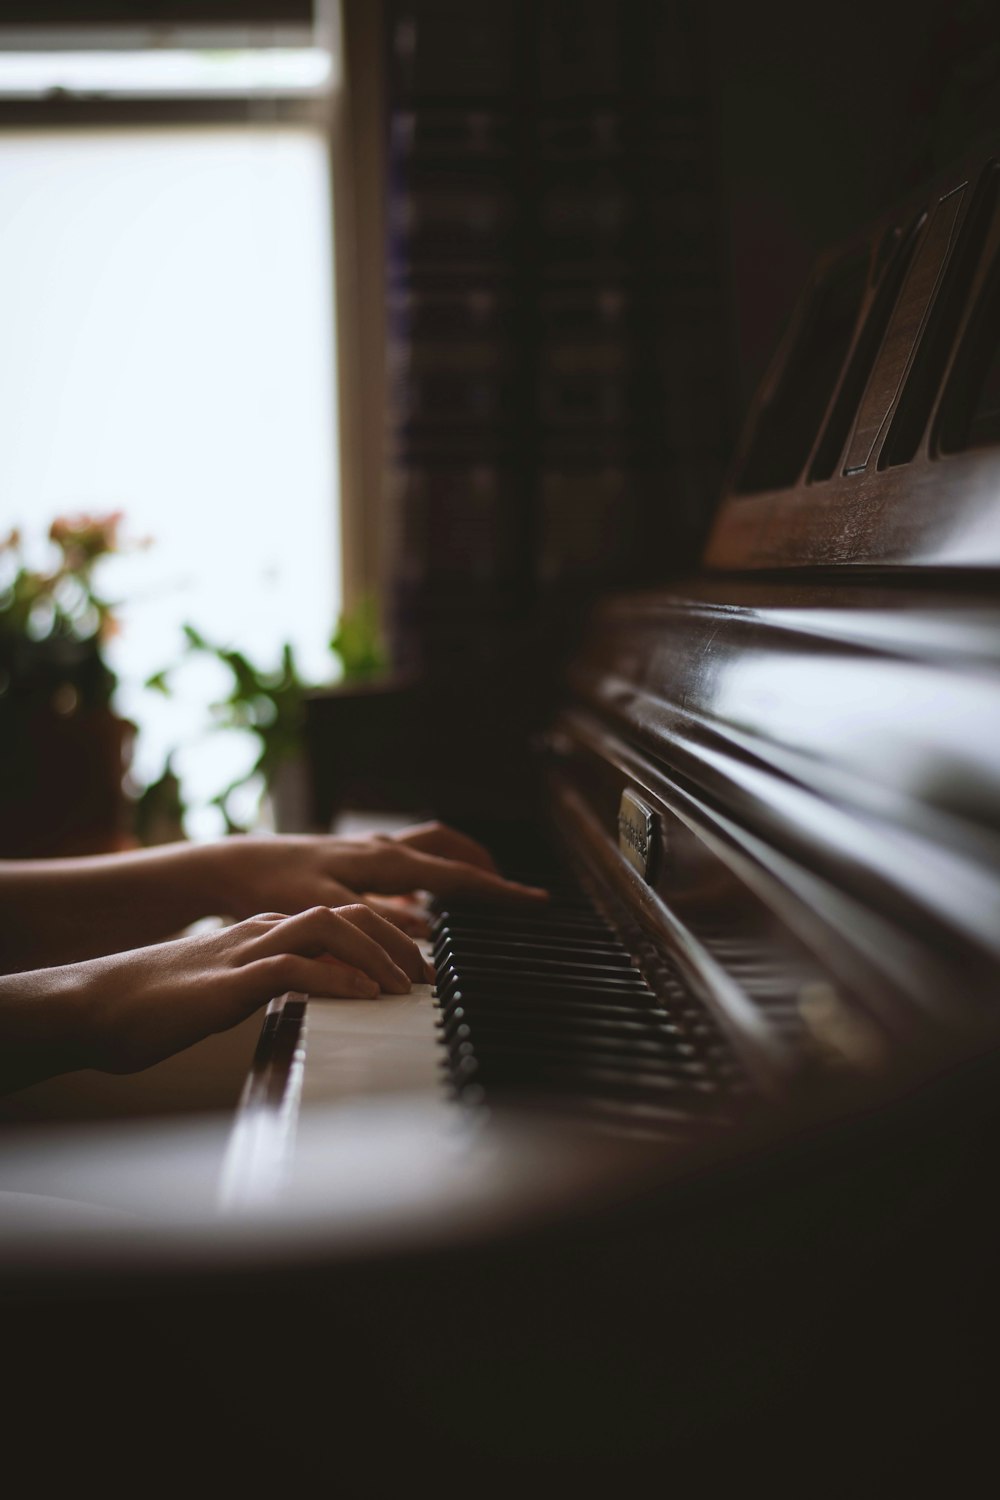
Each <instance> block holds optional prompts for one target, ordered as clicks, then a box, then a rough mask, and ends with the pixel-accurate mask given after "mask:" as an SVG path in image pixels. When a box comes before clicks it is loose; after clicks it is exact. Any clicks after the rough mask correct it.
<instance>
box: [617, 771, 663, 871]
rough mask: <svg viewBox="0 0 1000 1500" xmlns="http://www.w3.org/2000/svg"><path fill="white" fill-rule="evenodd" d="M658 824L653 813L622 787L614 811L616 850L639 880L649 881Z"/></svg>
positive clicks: (647, 806) (645, 804) (638, 798)
mask: <svg viewBox="0 0 1000 1500" xmlns="http://www.w3.org/2000/svg"><path fill="white" fill-rule="evenodd" d="M658 821H659V820H658V818H657V815H656V813H655V812H654V811H653V809H652V808H651V807H650V806H649V805H648V804H647V803H645V802H643V800H642V798H641V797H637V796H636V794H635V792H632V791H630V790H629V789H628V787H626V788H625V790H624V791H623V792H622V800H621V804H620V806H619V808H618V847H619V849H620V850H621V852H622V853H623V854H624V856H625V858H626V859H627V860H628V862H629V864H630V865H632V866H633V868H634V869H636V870H638V872H639V874H640V875H641V876H642V878H643V880H652V878H653V859H654V854H655V849H656V829H657V824H658Z"/></svg>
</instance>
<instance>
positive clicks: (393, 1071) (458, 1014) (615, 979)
mask: <svg viewBox="0 0 1000 1500" xmlns="http://www.w3.org/2000/svg"><path fill="white" fill-rule="evenodd" d="M532 852H533V853H534V855H535V856H536V862H535V863H534V864H533V866H532V868H530V869H529V868H525V867H524V865H523V864H521V866H520V868H518V867H517V865H516V864H515V862H513V861H511V860H509V859H507V860H504V862H503V867H504V868H505V869H506V870H508V872H509V873H511V874H512V875H513V876H514V878H516V879H520V880H524V881H526V882H528V883H532V884H539V885H544V886H546V887H547V888H548V889H549V890H550V891H551V892H552V900H551V901H550V902H549V904H548V905H546V906H545V907H544V908H541V909H531V910H519V909H514V908H510V907H484V906H474V905H466V904H462V903H448V904H447V905H446V906H445V905H439V907H438V909H437V916H436V921H435V924H434V928H433V932H432V937H431V945H430V948H429V949H427V950H426V951H428V952H429V954H430V956H431V957H432V959H433V961H434V965H435V968H436V970H437V979H436V984H435V986H434V987H432V986H430V985H414V986H413V990H412V991H411V993H410V994H408V995H383V996H382V997H380V998H379V999H378V1000H375V1001H372V1000H324V999H320V998H314V997H308V996H301V995H284V996H280V997H279V998H278V999H276V1000H274V1001H272V1003H271V1006H270V1007H269V1011H268V1015H267V1018H266V1022H265V1028H264V1034H263V1036H262V1041H261V1045H260V1047H259V1049H258V1055H257V1058H256V1059H255V1062H254V1067H253V1070H252V1072H251V1075H250V1077H249V1079H248V1081H247V1086H246V1089H245V1090H244V1095H243V1100H242V1103H241V1106H240V1110H239V1113H238V1116H237V1121H236V1126H235V1129H234V1133H233V1138H232V1142H231V1146H230V1151H229V1156H228V1162H227V1168H226V1173H225V1178H226V1184H227V1186H226V1188H225V1191H224V1195H223V1196H224V1199H225V1201H227V1202H229V1203H237V1202H250V1201H257V1200H260V1199H266V1198H268V1197H269V1196H271V1195H272V1194H273V1193H274V1192H275V1191H277V1190H278V1188H279V1185H280V1184H281V1182H282V1181H283V1180H284V1179H285V1178H286V1177H287V1174H288V1171H289V1169H290V1162H291V1160H292V1158H293V1156H294V1153H295V1151H296V1146H295V1140H296V1132H297V1129H298V1125H299V1122H300V1119H304V1118H309V1119H313V1120H315V1119H317V1118H318V1117H319V1115H320V1114H323V1113H325V1114H326V1115H327V1116H328V1117H330V1118H332V1117H333V1116H336V1117H337V1118H342V1119H343V1120H344V1121H345V1122H346V1121H349V1120H351V1119H353V1117H354V1112H355V1111H356V1110H357V1109H358V1108H359V1107H361V1106H364V1105H365V1104H366V1103H371V1102H373V1101H381V1102H382V1103H383V1104H384V1105H385V1106H386V1107H387V1108H389V1107H393V1106H394V1104H405V1106H406V1107H408V1108H412V1109H414V1110H416V1111H417V1112H418V1113H419V1115H420V1117H421V1118H422V1119H425V1120H431V1119H437V1120H438V1121H439V1127H437V1128H440V1129H441V1130H442V1131H444V1132H445V1133H447V1132H448V1131H449V1130H450V1129H451V1128H452V1127H453V1126H454V1125H455V1124H456V1123H458V1122H467V1123H468V1122H471V1121H473V1120H474V1119H476V1118H479V1119H480V1120H485V1119H487V1118H489V1117H490V1116H493V1115H496V1114H498V1113H504V1112H507V1113H509V1114H518V1115H524V1114H525V1112H528V1113H538V1112H542V1113H544V1114H545V1115H546V1116H547V1117H548V1118H549V1119H550V1120H554V1121H556V1122H558V1121H560V1120H571V1121H573V1122H574V1123H577V1122H582V1123H584V1124H585V1125H586V1126H587V1127H588V1128H594V1127H596V1128H598V1129H599V1130H600V1131H601V1132H602V1133H605V1134H610V1135H612V1136H625V1137H638V1138H640V1139H648V1138H651V1137H652V1138H655V1139H657V1140H683V1139H685V1138H689V1137H690V1136H691V1134H692V1132H694V1133H704V1132H705V1131H706V1130H711V1129H713V1128H715V1127H720V1126H725V1125H726V1124H728V1123H730V1122H731V1120H732V1117H733V1113H734V1110H735V1108H736V1107H737V1105H738V1104H739V1102H740V1101H741V1099H743V1098H744V1096H745V1095H746V1093H747V1090H748V1087H749V1084H748V1079H747V1075H746V1073H745V1071H744V1068H743V1065H742V1063H741V1062H740V1061H738V1060H737V1057H736V1054H735V1052H734V1050H733V1049H732V1047H731V1045H730V1043H729V1042H728V1041H727V1040H726V1038H725V1037H724V1036H723V1033H722V1032H721V1031H720V1029H719V1027H718V1026H717V1024H716V1022H715V1020H714V1019H713V1017H712V1016H711V1015H710V1014H709V1012H708V1011H707V1010H706V1008H705V1006H704V1005H703V1004H702V1003H701V1002H700V1000H698V999H697V998H695V997H694V996H693V995H692V993H691V991H690V989H689V988H688V986H687V985H686V984H685V983H684V982H683V980H682V979H681V977H680V974H679V973H678V971H677V969H676V968H675V967H674V965H673V963H672V961H671V960H670V958H669V956H668V955H666V954H665V953H664V952H663V951H662V950H661V949H655V950H654V949H653V948H652V947H651V946H650V945H649V944H648V943H644V941H643V939H642V937H641V936H640V935H639V934H638V932H635V931H633V930H631V929H629V930H628V932H627V935H626V936H625V937H623V935H622V933H621V932H619V931H618V930H617V928H616V926H615V925H614V924H613V923H612V922H611V921H610V920H608V918H607V917H605V916H604V915H603V914H602V913H601V911H599V910H598V909H597V907H596V906H595V904H594V903H593V902H592V901H591V900H590V899H589V897H588V896H587V894H586V893H585V892H584V891H583V890H582V889H581V887H580V886H579V885H578V884H577V883H576V882H575V880H573V879H572V878H571V877H567V875H566V872H565V871H564V870H562V869H561V868H560V867H555V868H554V867H553V866H552V865H551V864H550V863H549V862H548V859H547V857H546V858H545V859H544V862H543V863H541V864H539V863H538V862H537V856H538V850H537V849H534V850H533V851H532ZM331 1111H332V1115H331V1113H330V1112H331Z"/></svg>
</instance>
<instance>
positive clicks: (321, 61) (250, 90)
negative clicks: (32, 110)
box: [0, 47, 335, 99]
mask: <svg viewBox="0 0 1000 1500" xmlns="http://www.w3.org/2000/svg"><path fill="white" fill-rule="evenodd" d="M334 82H335V79H334V68H333V57H332V55H331V53H329V52H327V51H326V50H324V49H323V48H320V47H254V48H248V49H245V50H242V49H236V50H232V51H173V50H158V49H156V48H149V49H146V50H144V51H141V52H125V51H108V52H85V51H79V52H0V96H5V97H7V98H26V99H33V98H40V97H45V96H46V95H50V94H53V93H68V94H74V95H83V96H85V97H88V98H93V97H94V96H95V95H98V96H102V97H114V98H161V99H162V98H188V99H190V98H207V97H223V98H224V97H226V96H230V95H231V96H235V97H246V96H248V95H249V96H254V95H273V94H281V95H288V94H317V93H323V92H325V91H327V90H328V89H330V88H331V87H332V86H333V84H334Z"/></svg>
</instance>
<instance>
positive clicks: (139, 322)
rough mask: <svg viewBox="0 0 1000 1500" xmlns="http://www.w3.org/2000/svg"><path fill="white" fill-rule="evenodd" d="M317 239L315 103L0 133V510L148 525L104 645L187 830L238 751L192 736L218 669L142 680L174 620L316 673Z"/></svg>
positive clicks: (331, 418) (326, 433)
mask: <svg viewBox="0 0 1000 1500" xmlns="http://www.w3.org/2000/svg"><path fill="white" fill-rule="evenodd" d="M139 57H140V58H141V57H142V54H139ZM7 60H8V61H9V59H7ZM0 78H2V69H0ZM331 241H332V209H331V202H330V170H329V144H328V134H327V132H326V129H325V127H324V126H323V124H322V123H318V124H315V125H314V124H309V123H301V122H300V123H289V122H279V121H275V120H268V119H267V118H266V111H265V118H259V117H254V116H251V118H250V119H249V120H248V122H247V123H233V124H208V123H205V122H204V121H202V122H198V121H197V119H194V120H191V121H186V122H185V123H183V124H175V125H157V126H150V125H135V124H132V125H122V126H117V125H116V124H115V123H114V122H112V123H110V124H107V123H102V124H101V126H100V127H92V126H83V127H81V126H78V125H75V126H74V127H73V128H71V129H59V128H45V129H34V130H33V129H28V130H18V131H14V130H10V129H8V130H4V131H0V326H2V327H3V329H4V337H3V340H2V342H0V424H2V431H3V441H2V442H0V530H3V531H5V530H6V529H7V528H8V527H9V526H11V525H17V524H19V525H21V526H22V527H24V528H26V529H28V530H36V531H37V530H38V529H39V528H40V527H41V525H42V524H43V523H47V522H48V521H49V520H50V519H51V518H52V517H53V516H54V515H56V514H60V513H67V512H76V511H81V510H82V511H96V512H100V511H107V510H115V509H122V510H123V511H124V512H125V515H126V522H127V525H126V528H125V529H126V531H127V533H131V534H132V535H133V536H149V537H151V538H152V544H151V545H150V546H149V547H148V548H147V549H146V550H143V551H139V552H136V553H135V554H133V555H130V556H128V557H125V558H122V559H119V560H115V561H114V562H113V563H110V564H109V565H108V570H107V573H106V574H105V575H104V577H105V581H107V582H108V583H109V584H110V585H111V589H112V590H113V591H114V593H115V595H116V597H118V598H120V599H121V600H123V601H124V603H123V606H122V608H121V610H120V618H121V623H122V627H123V628H122V631H121V634H120V636H119V637H118V638H117V639H116V640H115V641H114V642H113V643H112V645H111V647H110V648H109V656H110V657H111V661H112V665H113V666H114V668H115V669H116V670H117V671H118V673H119V675H120V678H121V682H122V686H121V689H120V692H119V697H118V700H117V702H118V707H119V710H120V711H121V712H122V713H124V714H125V715H126V716H127V717H130V718H132V719H134V720H135V721H136V722H137V723H138V724H139V726H140V736H139V740H138V743H137V750H136V760H135V769H136V773H137V776H138V778H139V779H140V780H142V781H148V780H151V779H153V778H155V777H156V776H157V775H158V774H159V772H160V770H161V769H162V766H163V762H164V757H165V755H166V753H167V752H168V751H169V750H170V749H172V748H174V747H175V746H176V747H178V754H177V756H176V760H175V769H176V770H177V771H178V774H179V775H180V776H181V778H182V783H183V786H184V790H185V794H186V796H187V798H188V800H189V801H190V803H191V804H192V807H193V808H195V809H200V810H196V811H194V812H193V814H192V816H191V818H190V819H189V827H190V831H191V832H193V833H196V834H202V833H212V832H217V831H219V830H220V829H221V818H220V816H219V815H217V813H216V811H215V810H214V809H210V808H207V807H206V806H205V805H204V804H205V803H206V802H207V799H208V798H209V797H210V796H211V795H212V794H213V793H215V792H217V791H219V790H220V789H221V787H222V786H224V785H225V784H226V783H227V782H228V781H229V780H231V779H233V778H234V777H235V776H236V775H237V774H239V773H240V771H241V770H242V769H243V768H245V767H246V766H247V765H249V763H250V761H251V760H252V758H253V753H254V751H253V745H252V743H250V742H249V738H247V740H246V742H243V741H242V739H241V738H240V737H233V736H225V735H218V736H216V737H215V739H214V742H207V741H205V740H204V739H203V738H202V737H201V735H202V731H203V730H204V728H205V726H206V723H207V716H206V704H207V702H208V701H209V700H210V698H211V697H212V696H213V695H214V694H215V693H217V692H218V690H219V688H220V686H221V685H222V682H221V680H220V678H218V677H215V676H213V674H212V673H211V671H209V670H208V667H207V664H206V666H205V669H204V670H200V671H198V672H188V673H186V674H185V677H186V690H185V691H184V692H183V693H182V695H181V696H179V697H178V698H176V699H175V700H173V701H171V702H169V703H165V702H164V701H163V700H162V699H158V698H157V697H156V695H155V694H152V693H150V692H148V691H145V690H143V689H142V688H141V686H140V684H141V683H142V682H143V681H144V679H145V678H146V677H147V676H148V675H149V674H150V673H152V672H154V671H156V670H158V669H160V668H162V667H163V666H165V665H167V664H169V663H171V662H173V661H176V660H177V658H178V655H179V652H180V624H181V622H182V621H190V622H191V623H193V624H195V625H196V626H197V627H198V628H199V629H200V630H201V631H202V632H203V633H204V634H205V635H206V636H208V637H209V638H210V639H214V640H219V641H220V642H232V643H238V644H239V645H240V646H241V648H245V649H246V650H247V651H248V652H249V653H250V654H251V655H254V656H255V658H257V659H260V660H261V661H272V662H274V663H275V664H276V663H277V660H278V656H279V651H280V646H281V644H282V643H283V642H284V641H286V640H288V641H291V642H292V643H293V644H294V645H295V646H296V648H297V651H298V652H299V653H300V657H301V661H302V664H303V666H304V668H305V669H306V670H307V671H309V672H310V673H311V674H315V675H317V676H322V675H324V674H326V673H327V672H328V670H329V665H328V664H329V658H328V656H327V654H326V651H325V642H326V641H327V639H328V637H329V634H330V631H331V628H332V624H333V621H334V619H335V617H336V614H337V612H338V609H339V603H340V600H339V577H340V567H339V550H338V549H339V543H338V535H339V525H338V516H337V504H336V496H337V490H338V455H337V450H336V390H335V358H334V353H335V346H334V312H333V264H332V243H331ZM220 672H221V669H220ZM181 686H182V688H184V687H185V679H184V678H182V679H181Z"/></svg>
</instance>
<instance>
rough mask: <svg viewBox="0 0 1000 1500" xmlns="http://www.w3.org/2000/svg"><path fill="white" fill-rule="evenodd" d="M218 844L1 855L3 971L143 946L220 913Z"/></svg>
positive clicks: (0, 950) (0, 954) (0, 945)
mask: <svg viewBox="0 0 1000 1500" xmlns="http://www.w3.org/2000/svg"><path fill="white" fill-rule="evenodd" d="M210 847H211V846H206V845H198V844H167V845H164V846H163V847H161V848H157V849H143V850H136V851H134V852H128V853H123V854H107V855H92V856H87V857H82V858H78V859H50V860H17V861H6V860H5V861H0V914H2V924H3V925H2V933H0V972H3V973H8V974H9V973H13V972H15V971H18V970H24V969H33V968H37V967H39V966H41V965H46V966H51V965H54V964H68V963H73V962H75V961H77V960H79V959H84V958H91V957H95V956H96V955H98V954H102V953H117V952H121V951H122V950H124V949H126V948H137V947H142V946H145V945H146V944H148V943H155V942H159V941H160V940H161V939H163V938H167V937H170V936H172V935H173V934H175V933H177V932H180V931H181V930H182V929H183V928H184V927H186V926H188V925H189V924H190V923H191V922H194V921H197V920H198V918H199V917H203V916H206V915H209V914H211V913H213V912H214V911H217V910H218V909H219V907H218V904H217V902H216V901H215V900H214V892H213V883H214V877H213V873H212V855H211V852H210Z"/></svg>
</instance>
